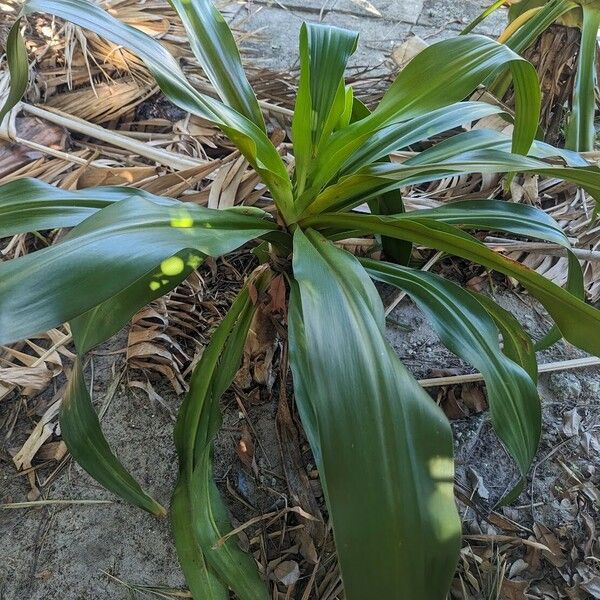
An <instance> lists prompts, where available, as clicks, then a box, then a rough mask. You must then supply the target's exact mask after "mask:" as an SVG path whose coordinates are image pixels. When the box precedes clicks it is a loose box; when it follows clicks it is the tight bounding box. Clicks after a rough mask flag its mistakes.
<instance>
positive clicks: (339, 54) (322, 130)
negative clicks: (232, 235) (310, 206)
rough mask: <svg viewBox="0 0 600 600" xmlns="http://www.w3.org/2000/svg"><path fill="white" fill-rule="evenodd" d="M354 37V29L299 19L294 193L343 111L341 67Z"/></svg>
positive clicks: (304, 179)
mask: <svg viewBox="0 0 600 600" xmlns="http://www.w3.org/2000/svg"><path fill="white" fill-rule="evenodd" d="M357 41H358V34H357V33H355V32H353V31H348V30H346V29H340V28H338V27H330V26H326V25H317V24H315V23H303V24H302V27H301V28H300V82H299V86H298V95H297V96H296V106H295V110H294V118H293V120H292V140H293V142H294V158H295V160H296V168H295V179H296V190H297V193H298V194H300V193H302V191H303V190H304V185H305V181H306V177H307V175H308V170H309V167H310V165H311V163H312V161H313V160H314V158H315V156H316V153H317V146H318V145H319V144H320V143H321V141H322V140H323V139H325V140H326V139H327V137H328V136H329V134H330V133H331V131H332V130H333V127H334V126H335V125H336V124H337V121H338V120H339V119H340V117H341V115H342V113H343V111H344V108H345V100H346V98H345V91H344V70H345V69H346V64H347V62H348V59H349V57H350V56H351V55H352V53H353V52H354V50H355V49H356V44H357Z"/></svg>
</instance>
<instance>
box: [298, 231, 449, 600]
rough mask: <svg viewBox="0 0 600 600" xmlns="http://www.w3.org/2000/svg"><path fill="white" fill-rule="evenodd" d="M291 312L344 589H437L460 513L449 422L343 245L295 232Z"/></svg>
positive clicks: (423, 594)
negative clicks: (401, 356)
mask: <svg viewBox="0 0 600 600" xmlns="http://www.w3.org/2000/svg"><path fill="white" fill-rule="evenodd" d="M293 271H294V278H295V282H296V284H295V285H294V287H293V288H292V295H291V299H290V312H289V328H290V359H291V366H292V371H293V375H294V389H295V392H296V402H297V404H298V408H299V410H300V413H301V417H302V422H303V424H304V427H305V429H306V431H307V434H308V437H309V440H310V442H311V446H312V448H313V451H314V453H315V455H316V457H317V460H318V464H319V471H320V474H321V478H322V483H323V486H324V490H325V493H326V498H327V504H328V507H329V511H330V515H331V518H332V521H333V529H334V536H335V541H336V547H337V551H338V558H339V561H340V566H341V570H342V578H343V580H344V584H345V593H346V597H347V598H348V599H349V600H364V599H367V598H411V599H413V600H443V599H444V598H445V596H446V592H447V590H448V587H449V584H450V580H451V578H452V575H453V573H454V568H455V563H456V557H457V552H458V548H459V539H460V524H459V520H458V517H457V513H456V507H455V504H454V498H453V483H452V482H453V463H452V437H451V431H450V427H449V424H448V421H447V420H446V418H445V417H444V415H443V413H442V412H441V411H440V409H439V408H438V407H437V406H436V405H435V403H434V402H433V401H432V399H431V398H430V397H429V396H428V395H427V394H426V393H425V392H424V391H423V390H422V389H421V388H420V387H419V385H418V384H417V382H416V381H415V380H414V379H413V377H412V376H411V375H410V374H409V373H408V371H407V370H406V369H405V368H404V366H403V365H402V364H401V363H400V361H399V360H398V358H397V357H396V355H395V353H394V352H393V350H392V348H391V347H390V346H389V344H388V343H387V342H386V340H385V337H384V335H383V308H382V305H381V301H380V300H379V298H378V296H377V292H376V290H375V288H374V286H373V284H372V283H371V282H370V281H369V278H368V276H367V274H366V272H365V271H364V269H362V267H361V266H360V264H359V263H358V261H357V260H356V259H355V258H354V257H352V256H351V255H350V254H348V253H346V252H344V251H342V250H339V249H337V248H335V247H334V246H333V245H332V244H331V243H329V242H327V241H326V240H325V239H323V238H322V237H321V236H319V235H318V234H316V233H315V232H311V231H308V232H307V234H306V235H305V234H303V233H302V232H301V231H300V230H298V231H297V232H296V234H295V237H294V261H293Z"/></svg>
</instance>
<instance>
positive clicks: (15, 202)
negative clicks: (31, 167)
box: [0, 177, 176, 238]
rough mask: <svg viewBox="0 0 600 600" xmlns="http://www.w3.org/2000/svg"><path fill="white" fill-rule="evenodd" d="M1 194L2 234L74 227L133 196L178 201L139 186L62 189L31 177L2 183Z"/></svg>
mask: <svg viewBox="0 0 600 600" xmlns="http://www.w3.org/2000/svg"><path fill="white" fill-rule="evenodd" d="M0 194H2V202H0V238H2V237H6V236H10V235H14V234H15V233H25V232H28V231H40V230H43V229H58V228H60V227H73V226H75V225H78V224H79V223H81V221H84V220H85V219H87V218H88V217H90V216H91V215H93V214H94V213H96V212H98V211H99V210H100V209H102V208H105V207H106V206H109V205H110V204H113V203H115V202H119V201H120V200H125V199H127V198H131V197H146V198H148V199H151V200H152V201H153V202H155V203H158V204H173V203H174V202H176V201H175V200H170V199H167V198H161V197H160V196H153V195H152V194H148V193H147V192H144V191H142V190H138V189H136V188H126V187H116V186H115V187H113V186H111V187H96V188H92V189H86V190H74V191H71V190H62V189H60V188H57V187H54V186H53V185H50V184H48V183H45V182H43V181H39V180H38V179H31V178H29V177H25V178H23V179H16V180H15V181H11V182H9V183H6V184H4V185H2V186H0Z"/></svg>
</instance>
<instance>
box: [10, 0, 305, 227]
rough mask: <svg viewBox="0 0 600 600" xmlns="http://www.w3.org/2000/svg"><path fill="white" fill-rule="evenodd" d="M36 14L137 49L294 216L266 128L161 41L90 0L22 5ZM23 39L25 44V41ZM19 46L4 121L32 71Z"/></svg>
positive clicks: (162, 82) (34, 0)
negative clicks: (188, 71) (196, 82)
mask: <svg viewBox="0 0 600 600" xmlns="http://www.w3.org/2000/svg"><path fill="white" fill-rule="evenodd" d="M35 12H48V13H50V14H53V15H56V16H57V17H60V18H63V19H65V20H67V21H70V22H72V23H75V24H76V25H79V26H81V27H85V28H87V29H90V30H91V31H94V32H95V33H97V34H98V35H100V36H101V37H103V38H105V39H107V40H109V41H111V42H113V43H114V44H117V45H119V46H123V47H125V48H128V49H129V50H131V51H132V52H134V53H135V54H136V55H137V56H139V58H140V59H141V60H142V61H143V62H144V64H145V65H146V67H147V68H148V70H149V71H150V72H151V73H152V75H153V77H154V78H155V79H156V82H157V83H158V85H159V86H160V88H161V90H162V92H163V93H164V94H165V96H167V97H168V98H169V100H171V101H172V102H173V103H174V104H176V105H177V106H179V107H181V108H183V109H184V110H187V111H189V112H191V113H193V114H196V115H199V116H201V117H202V118H204V119H207V120H208V121H210V122H212V123H214V124H215V125H216V126H217V127H219V128H221V129H222V130H223V131H224V132H225V133H226V134H227V136H228V137H229V138H230V139H231V141H232V142H233V143H234V144H235V145H236V146H237V147H238V148H239V150H240V151H241V152H242V153H243V154H244V156H245V157H246V158H247V160H248V161H249V162H250V164H251V165H252V166H253V167H254V168H255V169H256V171H257V172H258V173H259V174H260V175H261V176H262V178H263V180H264V182H265V183H266V184H267V185H268V187H269V189H270V190H271V193H272V194H273V197H274V200H275V202H276V203H277V204H278V206H279V208H280V210H281V211H282V213H283V214H284V215H285V216H288V215H291V213H292V212H293V206H292V185H291V181H290V178H289V176H288V172H287V168H286V166H285V164H284V162H283V161H282V159H281V157H280V156H279V153H278V152H277V149H276V148H275V147H274V146H273V144H272V143H271V141H270V140H269V138H268V137H267V135H266V134H265V132H264V131H263V130H262V129H261V127H259V126H258V125H256V124H255V123H254V122H253V121H251V120H250V119H248V118H247V117H246V116H244V115H243V114H240V113H239V112H237V111H236V110H234V109H233V108H231V107H229V106H227V105H225V104H223V103H222V102H220V101H219V100H216V99H214V98H211V97H210V96H206V95H203V94H200V93H199V92H198V91H196V90H195V89H194V88H193V86H192V85H191V84H190V83H189V82H188V81H187V79H186V78H185V75H184V74H183V71H182V70H181V68H180V67H179V64H178V63H177V61H176V60H175V59H174V58H173V56H171V54H169V52H167V50H166V49H165V48H164V47H163V46H162V45H161V44H160V43H159V42H157V41H156V40H155V39H153V38H152V37H150V36H149V35H147V34H145V33H143V32H141V31H139V30H137V29H135V28H133V27H130V26H129V25H125V24H124V23H121V22H120V21H119V20H118V19H115V18H114V17H113V16H112V15H111V14H109V13H108V12H106V11H104V10H102V9H101V8H100V7H99V6H98V5H96V4H94V3H92V2H89V1H88V0H26V2H25V3H24V4H23V6H22V8H21V15H23V16H25V15H29V14H31V13H35ZM19 27H20V20H17V21H16V23H15V24H14V25H13V28H12V30H11V33H10V35H11V36H19V35H20V34H19ZM11 39H12V38H11ZM15 40H16V37H15ZM20 43H21V44H22V41H21V42H20ZM18 47H19V46H18V44H17V43H16V42H15V43H14V44H9V45H8V46H7V56H8V62H9V65H10V70H11V74H12V75H13V78H14V79H13V81H16V82H17V84H18V85H17V87H15V88H13V89H14V90H16V91H15V93H14V94H12V93H11V95H10V97H9V98H8V100H7V102H6V104H5V105H4V106H3V107H2V109H0V121H1V120H2V118H3V117H4V115H5V114H6V112H7V111H8V110H10V109H11V108H12V107H13V106H14V105H15V104H16V102H17V101H18V100H19V98H20V97H21V96H22V95H23V94H24V92H25V87H24V86H23V85H22V81H23V78H24V77H26V73H27V57H26V55H25V54H24V53H23V52H21V51H17V50H16V49H17V48H18ZM290 218H291V217H290Z"/></svg>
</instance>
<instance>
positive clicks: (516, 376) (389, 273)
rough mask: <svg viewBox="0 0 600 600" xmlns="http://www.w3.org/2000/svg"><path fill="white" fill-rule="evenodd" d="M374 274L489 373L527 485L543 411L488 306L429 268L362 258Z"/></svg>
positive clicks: (498, 414) (496, 418)
mask: <svg viewBox="0 0 600 600" xmlns="http://www.w3.org/2000/svg"><path fill="white" fill-rule="evenodd" d="M361 263H362V264H363V265H364V266H365V267H366V268H367V270H368V271H369V274H370V275H371V276H372V277H374V278H375V279H378V280H379V281H383V282H385V283H388V284H390V285H394V286H396V287H398V288H400V289H402V290H404V291H406V292H408V294H409V295H410V297H411V298H412V299H413V301H414V302H415V303H416V305H417V306H418V307H419V308H420V309H421V310H422V311H423V312H424V313H425V315H426V317H427V319H428V320H429V322H430V323H431V325H432V326H433V328H434V329H435V331H436V332H437V333H438V335H439V336H440V339H441V341H442V343H443V344H444V345H445V346H447V347H448V349H449V350H451V351H452V352H454V353H455V354H456V355H457V356H460V357H461V358H462V359H463V360H465V361H467V362H468V363H470V364H471V365H473V366H474V367H475V368H476V369H478V370H479V371H480V372H481V373H482V374H483V376H484V380H485V383H486V389H487V397H488V402H489V406H490V412H491V416H492V424H493V426H494V429H495V431H496V433H497V434H498V437H499V438H500V439H501V440H502V441H503V442H504V444H505V445H506V447H507V448H508V451H509V452H510V454H511V456H512V457H513V458H514V460H515V461H516V463H517V465H518V466H519V471H520V472H521V481H520V482H519V484H518V485H517V486H516V488H515V489H516V490H518V491H520V490H521V489H522V485H523V482H524V480H525V476H526V475H527V472H528V471H529V469H530V467H531V464H532V462H533V459H534V457H535V453H536V451H537V448H538V444H539V440H540V434H541V428H542V414H541V406H540V399H539V395H538V392H537V389H536V386H535V384H534V382H533V380H532V379H531V377H530V376H529V374H528V373H527V372H526V371H525V370H524V369H522V368H521V367H520V366H519V365H518V364H517V363H515V362H513V361H512V360H510V359H509V358H508V357H507V356H506V355H505V354H504V353H503V352H502V350H501V349H500V344H499V342H498V334H499V331H498V328H497V327H496V325H495V323H494V320H493V319H492V318H491V317H490V316H489V314H488V312H487V310H486V308H485V307H484V306H483V305H482V304H481V303H479V302H478V300H477V299H476V298H475V297H474V296H472V295H471V294H469V292H467V291H466V290H463V289H462V288H461V287H460V286H458V285H456V284H455V283H452V282H451V281H448V280H446V279H444V278H443V277H440V276H439V275H435V274H433V273H427V272H424V271H418V270H415V269H410V268H408V267H402V266H399V265H392V264H389V263H384V262H377V261H374V260H364V259H363V260H361Z"/></svg>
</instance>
